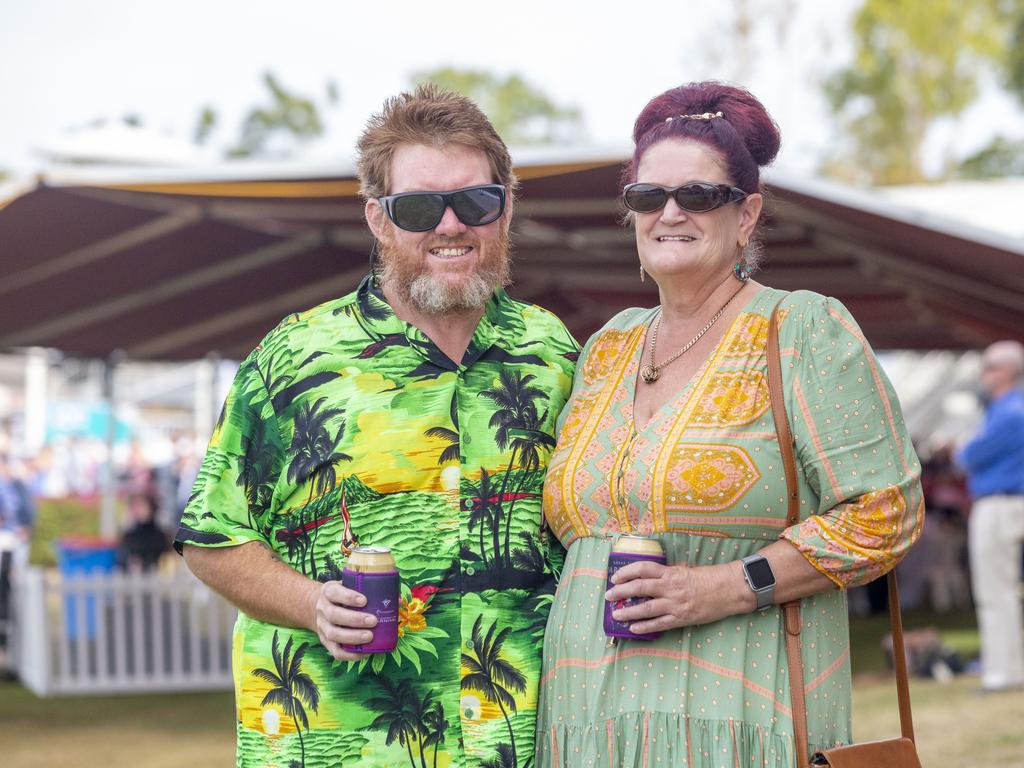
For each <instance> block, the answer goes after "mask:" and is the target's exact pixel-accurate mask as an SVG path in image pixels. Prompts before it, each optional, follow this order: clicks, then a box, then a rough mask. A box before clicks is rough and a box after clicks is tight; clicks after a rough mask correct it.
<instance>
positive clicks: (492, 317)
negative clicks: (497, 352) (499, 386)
mask: <svg viewBox="0 0 1024 768" xmlns="http://www.w3.org/2000/svg"><path fill="white" fill-rule="evenodd" d="M356 305H357V307H358V311H359V315H360V317H361V319H362V325H363V327H364V329H365V330H366V331H367V333H368V335H370V336H375V337H384V336H388V335H394V334H404V335H405V337H406V338H408V339H409V342H410V345H411V347H412V348H413V349H415V350H417V351H418V352H419V353H420V354H421V355H422V356H423V357H424V358H427V359H431V358H435V354H437V355H440V352H439V351H438V350H437V347H436V346H435V345H434V343H433V342H432V341H431V340H430V339H429V338H428V337H427V335H426V334H424V333H423V331H421V330H420V329H419V328H417V327H416V326H414V325H411V324H409V323H407V322H405V321H404V320H401V319H400V318H399V317H398V316H397V315H396V314H395V312H394V310H393V309H392V308H391V305H390V304H389V303H388V300H387V299H386V298H385V296H384V292H383V291H382V290H381V288H380V286H379V285H378V284H377V282H376V280H374V279H373V275H367V276H366V277H364V278H363V280H362V282H361V283H360V284H359V287H358V288H357V289H356ZM525 332H526V323H525V321H524V320H523V316H522V312H521V311H520V310H519V308H518V307H517V306H516V302H515V301H513V300H512V298H511V297H509V295H508V294H507V293H505V291H504V290H503V289H501V288H499V289H497V290H496V291H495V292H494V293H493V294H492V295H491V298H490V299H488V300H487V306H486V307H485V308H484V314H483V316H482V317H481V318H480V322H479V323H478V324H477V326H476V330H475V331H474V332H473V337H472V338H471V339H470V341H469V347H468V348H467V349H466V354H465V356H464V357H463V359H462V363H461V365H459V366H458V367H459V368H468V367H469V366H471V365H472V364H473V363H475V362H476V361H477V360H479V359H480V357H481V356H483V355H484V354H485V353H486V352H487V351H488V350H489V349H490V348H491V347H493V346H498V347H501V348H502V349H504V350H506V351H511V350H512V349H513V348H514V347H515V345H516V341H517V339H522V338H523V335H524V334H525ZM431 353H435V354H431ZM440 356H441V357H444V355H440ZM435 359H436V358H435ZM444 359H445V360H447V358H444Z"/></svg>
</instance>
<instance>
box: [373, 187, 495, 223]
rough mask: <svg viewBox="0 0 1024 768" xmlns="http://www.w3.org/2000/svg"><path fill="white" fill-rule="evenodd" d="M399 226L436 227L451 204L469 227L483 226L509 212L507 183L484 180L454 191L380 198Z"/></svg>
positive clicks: (457, 215)
mask: <svg viewBox="0 0 1024 768" xmlns="http://www.w3.org/2000/svg"><path fill="white" fill-rule="evenodd" d="M377 199H378V200H380V202H381V204H382V205H383V206H384V210H385V211H387V213H388V218H389V219H391V220H392V221H393V222H394V223H395V226H396V227H398V228H400V229H404V230H406V231H407V232H426V231H428V230H431V229H434V228H435V227H436V226H437V225H438V224H440V223H441V219H443V218H444V212H445V210H446V209H448V208H451V209H452V211H454V212H455V216H456V217H457V218H458V220H459V221H461V222H462V223H463V224H465V225H466V226H467V227H482V226H483V225H484V224H490V223H491V222H492V221H497V219H498V218H499V217H500V216H501V214H502V213H504V212H505V187H504V186H503V185H501V184H482V185H480V186H479V187H466V188H465V189H456V190H454V191H452V192H401V193H399V194H397V195H384V196H383V197H379V198H377Z"/></svg>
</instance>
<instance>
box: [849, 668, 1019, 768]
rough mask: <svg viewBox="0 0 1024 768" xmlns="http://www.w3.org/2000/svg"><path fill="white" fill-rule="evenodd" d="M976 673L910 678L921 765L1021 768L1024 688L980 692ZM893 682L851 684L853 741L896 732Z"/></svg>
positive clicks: (926, 767) (897, 733)
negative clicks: (945, 678) (952, 677)
mask: <svg viewBox="0 0 1024 768" xmlns="http://www.w3.org/2000/svg"><path fill="white" fill-rule="evenodd" d="M978 687H979V681H978V678H976V677H966V676H965V677H958V678H956V679H955V680H953V682H951V683H947V684H942V683H936V682H934V681H932V680H911V682H910V698H911V700H912V702H913V707H914V733H915V736H916V738H917V748H918V754H919V755H920V756H921V764H922V765H923V766H924V768H980V767H981V766H986V765H998V766H1000V767H1001V768H1024V725H1022V723H1024V692H1020V691H1018V692H1014V693H1000V694H990V695H987V696H982V695H979V694H978V693H977V691H978ZM899 722H900V720H899V711H898V710H897V707H896V685H895V683H894V682H893V681H892V680H891V679H889V678H886V679H885V680H877V679H859V680H857V681H855V683H854V687H853V735H854V738H855V739H857V740H858V741H873V740H875V739H891V738H895V737H897V736H899V735H900V725H899Z"/></svg>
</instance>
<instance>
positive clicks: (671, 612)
mask: <svg viewBox="0 0 1024 768" xmlns="http://www.w3.org/2000/svg"><path fill="white" fill-rule="evenodd" d="M612 583H613V584H615V586H614V587H612V588H611V589H610V590H608V592H607V593H605V599H606V600H610V601H612V602H616V601H619V600H625V599H628V598H631V597H648V598H650V599H649V600H647V602H645V603H641V604H639V605H633V606H629V607H624V608H619V609H617V610H615V611H613V612H612V616H613V617H614V618H615V620H616V621H622V622H627V623H629V629H630V631H631V632H634V633H636V634H646V633H648V632H664V631H665V630H667V629H675V628H676V627H692V626H696V625H698V624H709V623H711V622H713V621H718V620H719V619H723V618H725V617H726V616H732V615H734V614H738V613H747V612H749V611H751V610H753V609H754V608H755V607H756V604H757V600H756V599H755V597H754V593H753V592H752V591H751V590H750V587H748V586H747V583H746V581H745V580H744V578H743V569H742V567H741V565H740V563H739V561H734V562H731V563H723V564H721V565H707V566H690V565H661V564H659V563H651V562H640V563H631V564H629V565H627V566H625V567H623V568H621V569H619V570H618V571H616V573H615V574H614V575H613V576H612Z"/></svg>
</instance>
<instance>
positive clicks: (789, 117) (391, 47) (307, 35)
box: [0, 0, 1021, 175]
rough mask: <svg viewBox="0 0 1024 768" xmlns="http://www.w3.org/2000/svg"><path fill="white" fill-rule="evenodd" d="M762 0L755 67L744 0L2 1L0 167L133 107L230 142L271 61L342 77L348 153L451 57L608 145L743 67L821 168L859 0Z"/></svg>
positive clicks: (950, 126)
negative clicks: (388, 108) (649, 109)
mask: <svg viewBox="0 0 1024 768" xmlns="http://www.w3.org/2000/svg"><path fill="white" fill-rule="evenodd" d="M748 3H749V4H750V5H751V6H752V7H753V8H755V10H757V11H760V12H761V14H762V15H761V19H762V21H763V23H762V24H761V25H760V26H759V28H758V35H757V37H756V41H755V42H756V44H755V46H754V50H753V51H752V55H751V56H750V60H749V64H748V66H747V68H746V70H747V71H745V72H744V71H743V67H742V63H741V57H740V56H739V54H738V52H737V50H736V46H735V43H734V42H733V40H732V38H731V37H730V35H729V33H728V27H729V21H730V19H731V14H732V9H733V7H734V2H731V1H730V2H719V3H713V2H708V1H707V0H703V1H702V2H696V1H694V0H673V1H672V2H666V1H663V0H646V2H643V3H625V2H607V1H606V0H586V1H580V0H563V1H562V2H556V1H555V0H546V1H541V0H518V1H517V2H504V3H496V4H494V5H491V4H488V3H486V2H484V0H472V1H467V0H444V1H443V2H434V3H423V2H410V1H409V0H388V2H358V3H357V2H344V1H343V0H335V1H334V2H326V1H315V0H291V1H290V2H287V3H285V2H280V1H278V2H267V1H265V0H248V1H247V2H241V1H239V0H202V1H201V2H200V1H198V0H175V1H174V2H169V1H167V0H146V1H145V2H140V1H139V0H134V1H132V2H127V1H126V0H90V1H89V2H80V0H32V2H25V1H24V0H0V19H2V20H3V23H2V26H0V104H2V109H3V114H4V119H3V120H0V169H4V170H7V171H8V172H11V173H14V174H15V175H22V174H28V173H31V172H33V171H36V170H39V169H40V168H41V167H43V164H44V161H43V159H42V158H41V156H40V155H39V154H38V152H37V150H38V148H40V147H45V146H47V144H48V143H50V142H52V141H54V140H55V139H56V138H57V137H59V136H60V135H61V134H62V133H63V132H65V131H67V130H68V129H69V128H73V127H75V126H82V125H85V124H88V123H90V122H92V121H94V120H96V119H98V118H108V119H110V118H119V117H121V116H123V115H127V114H134V115H138V116H140V117H141V118H142V120H143V122H144V124H145V125H146V126H147V127H148V128H151V129H154V130H158V131H160V132H162V133H165V134H167V135H169V136H174V137H177V138H179V139H182V140H187V139H190V137H191V135H192V132H193V130H194V127H195V124H196V118H197V115H198V113H199V110H200V108H201V107H203V106H204V105H212V106H214V107H215V108H216V109H217V111H218V113H219V114H220V117H221V122H222V127H221V130H220V132H219V133H218V134H215V137H214V141H215V142H217V143H219V144H220V145H225V144H227V143H229V142H230V141H231V140H233V139H234V138H236V137H237V134H238V127H239V125H240V123H241V119H242V117H243V115H244V114H245V112H246V110H247V109H248V108H249V107H251V106H253V105H254V104H256V103H259V102H260V101H261V100H262V97H263V86H262V84H261V82H260V78H261V74H262V73H263V72H265V71H272V72H274V73H275V74H276V75H277V76H278V77H279V78H280V80H281V81H282V82H283V83H284V84H285V85H286V86H287V87H288V88H289V89H291V90H294V91H297V92H299V93H303V94H309V95H317V96H318V97H320V98H319V100H320V102H321V103H324V102H325V100H324V99H323V94H324V92H325V86H326V83H327V82H328V81H332V80H333V81H335V82H336V83H337V84H338V86H339V88H340V93H341V99H340V102H339V104H338V106H336V107H331V108H328V109H326V111H325V113H324V114H325V117H326V124H327V129H328V131H327V135H326V137H325V138H324V139H323V140H321V141H319V142H318V143H317V144H316V145H315V146H314V147H313V148H311V150H310V152H311V153H312V155H313V156H314V157H315V158H318V159H319V158H322V159H325V160H326V159H331V158H337V159H339V160H341V159H345V158H348V157H349V156H350V155H351V153H352V146H353V143H354V140H355V137H356V136H357V135H358V133H359V131H360V130H361V128H362V126H363V124H364V122H365V120H366V118H367V117H368V116H369V115H370V114H371V113H372V112H373V111H374V110H376V109H378V108H379V107H380V104H381V102H382V101H383V100H384V99H385V98H386V97H388V96H389V95H392V94H394V93H396V92H398V91H400V90H402V89H403V88H405V87H407V86H408V84H409V76H410V74H411V73H413V72H416V71H420V70H425V69H431V68H434V67H437V66H442V65H452V66H458V67H473V68H483V69H488V70H491V71H494V72H497V73H499V74H512V73H518V74H520V75H522V76H524V77H525V78H527V80H529V81H530V82H531V83H532V84H534V85H536V86H538V87H540V88H541V89H543V90H544V91H545V92H546V93H547V94H548V95H549V96H551V97H552V98H553V99H554V100H555V101H556V102H558V103H560V104H564V105H574V106H577V107H579V108H580V109H581V110H582V112H583V116H584V122H585V127H586V132H587V139H588V141H590V142H592V143H594V144H599V145H606V146H608V145H612V146H628V142H629V136H630V131H631V128H632V123H633V120H634V119H635V117H636V115H637V114H638V113H639V111H640V110H641V109H642V108H643V106H644V104H645V103H646V102H647V101H648V100H649V99H650V98H652V97H653V96H655V95H657V94H658V93H660V92H661V91H663V90H665V89H667V88H670V87H672V86H675V85H678V84H680V83H682V82H686V81H689V80H696V79H706V78H715V79H723V80H728V81H733V82H741V83H742V84H744V85H746V86H747V87H748V88H750V90H752V91H753V92H754V93H755V95H757V96H758V97H759V98H760V99H761V100H762V101H763V102H764V103H765V105H766V106H767V107H768V109H769V111H770V112H771V113H772V114H773V115H774V116H775V118H776V120H777V121H778V122H779V124H780V126H781V129H782V136H783V150H782V153H781V154H780V158H779V161H778V163H777V165H779V166H780V167H783V168H786V169H791V170H795V171H801V172H808V173H810V172H813V170H814V169H815V168H816V167H817V165H818V164H819V162H820V160H821V158H822V155H823V154H824V153H825V152H827V150H828V148H829V147H830V146H831V145H833V144H834V142H835V140H836V135H835V132H834V129H833V128H832V127H831V123H830V120H829V114H828V111H827V109H826V105H825V103H824V100H823V98H822V96H821V81H822V79H823V78H824V77H825V76H826V75H827V74H828V73H829V72H831V71H834V70H835V69H837V68H839V67H841V66H842V65H843V64H844V63H845V62H846V61H848V60H849V57H850V56H851V55H852V48H851V43H850V40H849V35H848V32H847V30H848V27H849V21H850V16H851V13H852V12H853V10H855V9H856V7H857V6H858V5H859V2H858V0H829V1H828V2H823V1H821V0H748ZM779 9H782V10H781V11H780V10H779ZM786 11H788V13H786V16H785V18H786V19H788V21H789V22H790V23H789V26H788V33H787V35H786V36H785V37H784V38H780V37H779V35H778V33H777V27H778V26H779V21H780V20H781V18H782V15H781V14H782V13H783V12H786ZM979 110H980V112H979ZM1014 120H1016V121H1017V123H1020V121H1021V113H1020V112H1019V110H1017V108H1016V107H1015V106H1013V105H1012V104H1011V103H1010V102H1009V100H1008V99H1000V98H997V97H993V98H987V99H985V100H984V101H983V102H982V104H981V105H979V106H978V107H976V108H975V109H974V110H972V111H971V112H969V113H968V114H967V115H965V117H964V118H962V119H960V120H958V121H955V122H954V121H950V122H948V123H947V124H945V125H943V126H940V128H939V129H938V130H936V131H935V132H934V134H935V136H934V137H933V138H934V139H935V141H933V142H930V145H929V149H928V155H927V156H928V157H929V162H931V163H932V164H935V163H938V162H941V159H942V157H943V156H944V155H945V153H946V152H948V151H949V147H950V146H953V147H954V149H955V151H956V152H958V153H961V154H965V153H967V152H969V151H970V150H972V149H975V148H977V147H979V146H981V145H983V144H984V143H986V142H987V140H988V139H989V138H990V137H991V135H992V133H993V131H994V130H995V128H994V127H993V126H998V125H1001V124H1005V123H1006V122H1007V121H1011V122H1012V121H1014Z"/></svg>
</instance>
